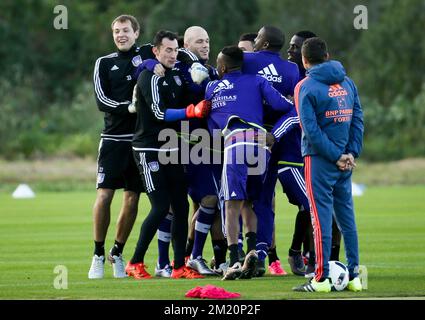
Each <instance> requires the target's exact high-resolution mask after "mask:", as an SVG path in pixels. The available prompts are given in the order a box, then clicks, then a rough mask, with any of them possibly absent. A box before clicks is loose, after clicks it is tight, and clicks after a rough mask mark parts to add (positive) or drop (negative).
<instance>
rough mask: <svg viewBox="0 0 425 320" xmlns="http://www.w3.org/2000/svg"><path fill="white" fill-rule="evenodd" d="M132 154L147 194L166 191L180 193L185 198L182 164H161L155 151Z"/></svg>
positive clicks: (185, 189)
mask: <svg viewBox="0 0 425 320" xmlns="http://www.w3.org/2000/svg"><path fill="white" fill-rule="evenodd" d="M133 152H134V159H135V161H136V163H137V166H138V168H139V172H140V176H141V178H142V181H143V185H144V187H145V190H146V193H147V194H149V193H151V192H154V191H167V192H173V193H176V192H182V194H185V195H186V196H187V180H186V175H185V171H184V166H183V165H182V164H166V165H163V164H161V163H160V161H159V159H158V152H157V151H133ZM176 189H178V190H176Z"/></svg>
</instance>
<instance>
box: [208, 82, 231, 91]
mask: <svg viewBox="0 0 425 320" xmlns="http://www.w3.org/2000/svg"><path fill="white" fill-rule="evenodd" d="M229 89H233V83H230V82H229V81H228V80H223V81H221V82H220V83H219V84H218V85H217V87H216V88H215V89H214V91H213V92H214V93H216V92H219V91H221V90H229Z"/></svg>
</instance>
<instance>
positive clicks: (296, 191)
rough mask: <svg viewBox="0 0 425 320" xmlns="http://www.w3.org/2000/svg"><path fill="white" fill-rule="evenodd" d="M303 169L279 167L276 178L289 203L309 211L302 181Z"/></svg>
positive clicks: (299, 167)
mask: <svg viewBox="0 0 425 320" xmlns="http://www.w3.org/2000/svg"><path fill="white" fill-rule="evenodd" d="M303 172H304V167H301V166H298V167H297V166H282V165H279V170H278V177H279V181H280V183H281V185H282V188H283V191H284V192H285V194H286V196H287V198H288V201H289V203H291V204H293V205H296V206H301V205H302V206H303V207H304V209H305V210H309V208H310V206H309V203H308V198H307V192H306V187H305V181H304V174H303Z"/></svg>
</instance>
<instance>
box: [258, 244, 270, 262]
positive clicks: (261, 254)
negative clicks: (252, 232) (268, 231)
mask: <svg viewBox="0 0 425 320" xmlns="http://www.w3.org/2000/svg"><path fill="white" fill-rule="evenodd" d="M256 250H257V253H258V260H260V261H264V260H266V257H267V251H268V246H267V243H265V242H259V243H257V245H256Z"/></svg>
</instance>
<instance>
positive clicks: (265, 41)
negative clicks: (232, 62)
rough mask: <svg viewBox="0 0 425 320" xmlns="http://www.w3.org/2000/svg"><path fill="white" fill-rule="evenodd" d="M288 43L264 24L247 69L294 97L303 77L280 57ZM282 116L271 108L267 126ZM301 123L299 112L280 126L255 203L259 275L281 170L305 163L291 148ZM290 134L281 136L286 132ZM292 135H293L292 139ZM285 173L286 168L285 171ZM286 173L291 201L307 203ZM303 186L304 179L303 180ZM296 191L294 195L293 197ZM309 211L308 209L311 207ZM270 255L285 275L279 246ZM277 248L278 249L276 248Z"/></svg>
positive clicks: (296, 146) (269, 242)
mask: <svg viewBox="0 0 425 320" xmlns="http://www.w3.org/2000/svg"><path fill="white" fill-rule="evenodd" d="M284 42H285V37H284V35H283V33H282V31H281V30H280V29H278V28H276V27H273V26H264V27H262V28H261V29H260V30H259V32H258V36H257V38H256V39H255V45H254V50H255V52H254V53H245V54H244V67H243V72H244V73H249V74H258V75H261V76H262V77H264V78H265V79H267V80H268V81H269V83H271V84H272V85H273V87H274V88H275V89H276V90H278V91H279V92H280V93H281V94H282V95H284V96H286V97H292V96H293V94H294V88H295V85H296V84H297V82H298V80H299V72H298V67H297V65H296V64H295V63H292V62H289V61H286V60H284V59H282V58H281V57H280V50H281V49H282V47H283V45H284ZM281 117H282V114H281V113H278V112H275V111H273V110H269V111H268V112H267V113H266V114H265V118H264V123H265V126H266V127H267V128H269V129H270V128H272V127H273V126H274V125H275V124H276V121H277V120H278V119H280V118H281ZM297 126H299V121H298V119H297V116H296V114H293V115H292V117H288V118H287V119H286V122H284V121H283V122H281V127H277V128H276V131H275V132H276V133H278V136H276V138H278V139H277V143H275V145H274V146H273V149H272V155H271V159H270V162H269V168H268V171H267V177H266V182H265V186H264V188H263V191H262V193H261V196H260V199H259V200H258V201H255V202H254V210H255V212H256V214H257V216H258V234H257V252H258V257H259V260H258V261H259V262H258V266H257V273H256V275H257V276H262V275H263V274H264V273H265V257H266V256H267V254H268V252H269V249H270V248H271V245H272V242H273V229H274V228H273V227H274V209H273V198H274V191H275V186H276V181H277V178H278V170H279V169H283V168H279V166H281V165H282V164H283V165H285V166H290V167H295V168H296V167H299V166H302V157H301V156H300V152H298V154H291V153H292V152H291V150H299V149H300V147H299V142H297V134H296V130H292V129H293V128H296V127H297ZM286 134H287V135H288V137H285V138H284V139H281V138H282V136H283V135H286ZM290 137H291V138H290ZM282 172H284V171H282ZM291 172H293V171H288V172H285V173H284V174H283V175H282V178H281V179H280V181H281V183H284V186H283V187H284V190H285V192H286V193H287V195H288V197H290V201H291V203H294V204H296V205H298V206H300V209H301V210H303V208H301V206H303V204H304V206H305V204H306V203H308V202H307V200H306V199H307V197H306V195H305V192H303V190H302V188H301V187H300V186H299V184H297V183H296V181H298V180H295V176H293V177H283V176H287V175H288V173H291ZM300 183H301V185H302V182H300ZM289 194H293V196H289ZM304 206H303V207H304ZM307 210H308V209H307ZM271 249H272V250H271V252H270V257H271V258H269V262H270V265H269V271H270V273H271V274H274V275H285V274H286V272H285V270H284V269H283V268H282V267H281V264H280V260H279V259H278V257H277V254H276V250H275V248H271ZM273 249H274V250H273Z"/></svg>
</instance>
